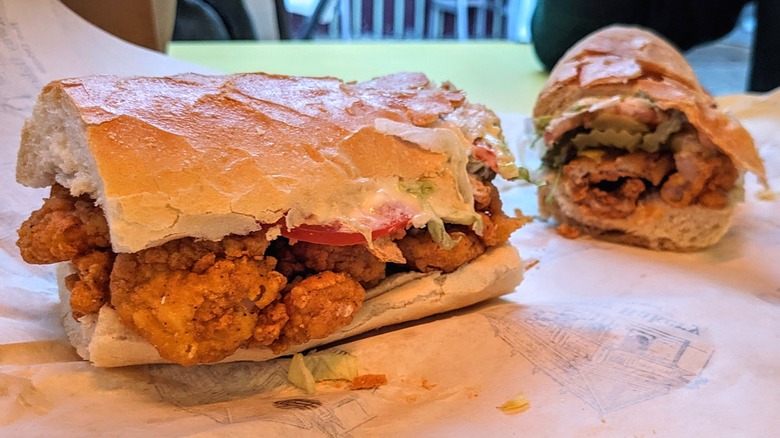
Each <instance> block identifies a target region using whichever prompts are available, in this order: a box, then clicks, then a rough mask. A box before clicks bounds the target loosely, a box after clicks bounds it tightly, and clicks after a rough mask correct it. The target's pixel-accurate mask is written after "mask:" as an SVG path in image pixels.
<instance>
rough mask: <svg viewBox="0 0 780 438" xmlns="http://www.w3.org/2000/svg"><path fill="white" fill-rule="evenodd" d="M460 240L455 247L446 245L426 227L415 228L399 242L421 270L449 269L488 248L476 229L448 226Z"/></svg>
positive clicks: (409, 261)
mask: <svg viewBox="0 0 780 438" xmlns="http://www.w3.org/2000/svg"><path fill="white" fill-rule="evenodd" d="M448 231H449V234H450V237H451V238H452V239H454V240H455V241H457V243H456V244H455V246H454V247H453V248H452V249H444V248H442V246H441V245H439V244H438V243H436V242H435V241H434V240H433V239H432V238H431V235H430V234H429V233H428V232H426V231H425V230H419V231H418V230H413V232H410V233H409V234H407V235H406V237H404V238H403V239H401V240H400V241H399V242H398V246H399V247H400V248H401V251H402V252H403V254H404V257H405V258H406V261H407V263H408V264H409V266H411V267H412V268H413V269H416V270H418V271H421V272H431V271H442V272H444V273H450V272H453V271H455V270H456V269H458V268H459V267H460V266H461V265H463V264H464V263H468V262H470V261H471V260H474V259H475V258H477V257H479V256H480V255H481V254H482V253H484V252H485V244H484V243H483V242H482V239H480V238H479V236H477V235H476V234H474V232H473V231H471V230H469V229H467V228H465V227H458V228H453V230H448Z"/></svg>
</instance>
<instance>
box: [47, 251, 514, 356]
mask: <svg viewBox="0 0 780 438" xmlns="http://www.w3.org/2000/svg"><path fill="white" fill-rule="evenodd" d="M68 273H69V265H68V264H66V263H62V264H60V265H59V267H58V272H57V278H58V283H59V290H60V297H61V300H62V305H61V311H62V314H61V316H62V321H63V324H64V326H65V328H66V331H67V333H68V337H69V338H70V341H71V343H72V344H73V345H74V346H75V347H76V350H77V352H78V354H79V355H80V356H81V357H83V358H84V359H86V360H89V361H91V362H92V363H94V364H95V365H96V366H99V367H118V366H126V365H138V364H149V363H165V362H166V361H165V360H163V359H162V358H161V357H160V355H159V354H158V353H157V351H156V350H155V349H154V347H153V346H152V345H151V344H149V343H148V342H146V341H145V340H144V339H142V338H141V337H140V336H138V335H136V334H135V333H133V332H132V331H130V330H129V329H128V328H127V327H125V326H124V325H122V324H121V323H120V321H119V318H118V317H117V315H116V312H115V311H114V310H113V309H112V308H110V307H108V306H104V307H103V308H102V309H101V310H100V312H99V313H98V314H97V315H89V316H85V317H82V318H81V319H80V320H79V321H76V320H74V319H73V316H72V314H71V312H70V306H69V305H68V302H69V292H68V290H67V288H66V287H65V284H64V277H65V276H66V275H67V274H68ZM522 279H523V263H522V260H521V258H520V255H519V254H518V252H517V249H515V248H514V247H513V246H512V245H510V244H509V243H506V244H503V245H500V246H497V247H495V248H492V249H490V250H489V251H488V252H486V253H485V254H483V255H481V256H480V257H478V258H477V259H476V260H474V261H472V262H471V263H468V264H465V265H463V266H461V267H460V268H459V269H458V270H456V271H455V272H452V273H450V274H442V273H440V272H433V273H428V274H420V273H408V274H399V275H396V276H393V277H389V278H387V279H385V281H383V282H382V283H381V284H380V285H379V286H377V287H376V288H374V289H372V290H369V291H367V297H369V298H367V299H366V301H365V302H364V304H363V307H362V308H361V309H360V310H359V311H358V312H357V313H356V314H355V317H354V319H353V321H352V323H350V324H349V325H347V326H345V327H342V328H341V329H339V330H338V331H336V332H335V333H333V334H331V335H330V336H328V337H327V338H324V339H315V340H312V341H310V342H308V343H306V344H303V345H296V346H294V347H292V348H290V349H289V350H287V351H284V352H282V353H281V354H274V353H273V352H272V351H271V350H269V349H266V348H261V349H239V350H238V351H237V352H236V353H235V354H233V355H232V356H229V357H228V358H226V359H224V361H223V362H235V361H264V360H269V359H273V358H275V357H278V356H283V355H289V354H292V353H295V352H299V351H303V350H306V349H309V348H312V347H316V346H318V345H324V344H328V343H331V342H334V341H338V340H342V339H345V338H348V337H350V336H354V335H358V334H361V333H365V332H368V331H370V330H374V329H377V328H380V327H385V326H389V325H392V324H397V323H401V322H406V321H413V320H416V319H420V318H424V317H426V316H430V315H435V314H438V313H442V312H446V311H449V310H454V309H459V308H463V307H466V306H470V305H472V304H476V303H478V302H481V301H484V300H487V299H489V298H493V297H498V296H501V295H505V294H507V293H510V292H512V291H513V290H514V289H515V287H516V286H517V285H518V284H520V282H521V281H522Z"/></svg>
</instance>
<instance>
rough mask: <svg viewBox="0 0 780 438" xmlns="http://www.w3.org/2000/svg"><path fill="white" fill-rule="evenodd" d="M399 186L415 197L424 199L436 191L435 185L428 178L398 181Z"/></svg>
mask: <svg viewBox="0 0 780 438" xmlns="http://www.w3.org/2000/svg"><path fill="white" fill-rule="evenodd" d="M398 186H399V188H400V189H401V190H402V191H404V192H406V193H409V194H410V195H413V196H415V197H417V198H420V199H422V200H425V199H426V198H428V196H430V195H432V194H433V193H434V192H435V191H436V185H435V184H434V183H433V181H430V180H425V179H421V180H416V181H399V182H398Z"/></svg>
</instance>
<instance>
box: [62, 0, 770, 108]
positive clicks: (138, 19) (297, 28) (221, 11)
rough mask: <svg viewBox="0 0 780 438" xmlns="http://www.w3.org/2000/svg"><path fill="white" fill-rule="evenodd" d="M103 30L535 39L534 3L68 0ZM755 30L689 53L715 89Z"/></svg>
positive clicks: (746, 56)
mask: <svg viewBox="0 0 780 438" xmlns="http://www.w3.org/2000/svg"><path fill="white" fill-rule="evenodd" d="M63 3H65V4H66V5H67V6H68V7H70V8H71V9H73V10H74V11H75V12H77V13H78V14H80V15H81V16H82V17H84V18H86V19H87V20H89V21H91V22H92V23H93V24H95V25H97V26H98V27H101V28H103V29H104V30H107V31H108V32H111V33H113V34H114V35H117V36H119V37H120V38H123V39H125V40H127V41H130V42H133V43H136V44H138V45H141V46H144V47H148V48H150V49H153V50H158V51H162V52H164V51H166V47H167V45H168V44H169V43H170V42H171V41H174V42H176V41H225V40H263V41H272V40H280V41H281V40H297V41H304V40H316V41H330V42H334V41H339V42H340V41H343V42H350V41H361V42H364V41H372V40H411V41H414V40H449V41H464V40H475V39H480V40H505V41H512V42H516V43H518V44H528V43H530V41H531V26H530V23H531V18H532V16H533V12H534V8H535V6H536V0H63ZM754 29H755V8H754V5H753V4H750V3H749V4H748V5H747V6H746V7H745V8H744V10H743V11H742V13H741V15H740V17H739V19H738V21H737V26H736V27H735V28H734V30H733V31H732V32H731V33H729V34H728V35H726V36H725V37H723V38H721V39H719V40H716V41H714V42H711V43H707V44H704V45H701V46H697V47H694V48H693V49H691V50H689V51H688V52H686V57H687V58H688V60H689V62H690V63H691V65H692V66H693V68H694V70H695V71H696V73H697V74H698V76H699V78H700V80H701V81H702V83H703V85H704V86H705V87H706V88H707V89H709V90H710V92H711V93H712V94H715V95H723V94H732V93H740V92H744V91H745V90H746V82H747V81H746V77H747V74H748V65H749V61H750V56H751V53H750V51H751V42H752V39H753V32H754Z"/></svg>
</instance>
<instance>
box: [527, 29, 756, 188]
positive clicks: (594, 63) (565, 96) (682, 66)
mask: <svg viewBox="0 0 780 438" xmlns="http://www.w3.org/2000/svg"><path fill="white" fill-rule="evenodd" d="M637 93H644V94H645V95H647V96H649V97H650V98H651V99H653V100H654V101H655V102H656V103H657V104H658V106H659V107H660V108H662V109H677V110H680V111H682V112H683V113H684V114H685V115H686V117H687V118H688V121H689V122H690V123H691V124H692V125H693V126H695V127H696V128H697V129H698V130H699V132H701V133H702V134H703V135H705V136H706V137H707V138H708V139H709V140H710V141H711V142H712V143H713V144H714V145H716V146H717V147H719V148H720V149H721V150H722V151H723V152H724V153H725V154H726V155H728V156H729V157H730V158H731V159H732V160H733V161H734V163H735V164H736V165H737V166H738V167H739V168H741V169H743V170H747V171H750V172H753V173H755V174H756V175H757V176H758V177H759V178H760V179H761V180H762V181H765V179H766V176H765V170H764V165H763V163H762V161H761V159H760V157H759V156H758V152H757V151H756V148H755V145H754V144H753V139H752V137H751V136H750V134H749V133H748V132H747V131H746V130H745V129H744V128H743V127H742V125H740V123H739V122H738V121H737V120H736V119H735V118H733V117H731V116H730V115H728V114H726V113H724V112H722V111H720V110H718V109H717V105H716V103H715V101H714V99H713V98H712V96H710V95H709V94H708V93H707V92H706V91H705V90H704V89H703V88H702V87H701V85H700V84H699V82H698V80H697V79H696V76H695V74H694V72H693V70H692V69H691V67H690V66H689V65H688V63H687V62H686V60H685V58H684V57H683V56H682V54H681V53H680V52H679V51H678V50H677V49H675V48H674V47H672V45H671V44H669V43H668V42H666V41H664V40H663V39H662V38H660V37H658V36H656V35H655V34H653V33H650V32H648V31H645V30H642V29H639V28H636V27H625V26H610V27H606V28H604V29H602V30H599V31H596V32H594V33H593V34H591V35H589V36H587V37H585V38H584V39H583V40H582V41H580V42H579V43H577V44H576V45H574V46H573V47H572V48H571V49H569V50H568V51H567V52H566V53H565V54H564V55H563V57H562V58H561V60H560V61H559V62H558V63H557V64H556V66H555V68H554V69H553V70H552V72H551V73H550V77H549V79H548V80H547V83H546V84H545V86H544V88H543V89H542V91H541V92H540V94H539V98H538V99H537V102H536V105H535V107H534V117H541V116H552V117H557V116H559V115H561V114H562V113H563V112H565V111H566V110H567V109H569V108H571V107H572V105H574V104H575V103H576V102H577V101H578V100H580V99H581V98H583V97H600V96H615V95H624V96H630V95H634V94H637Z"/></svg>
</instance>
